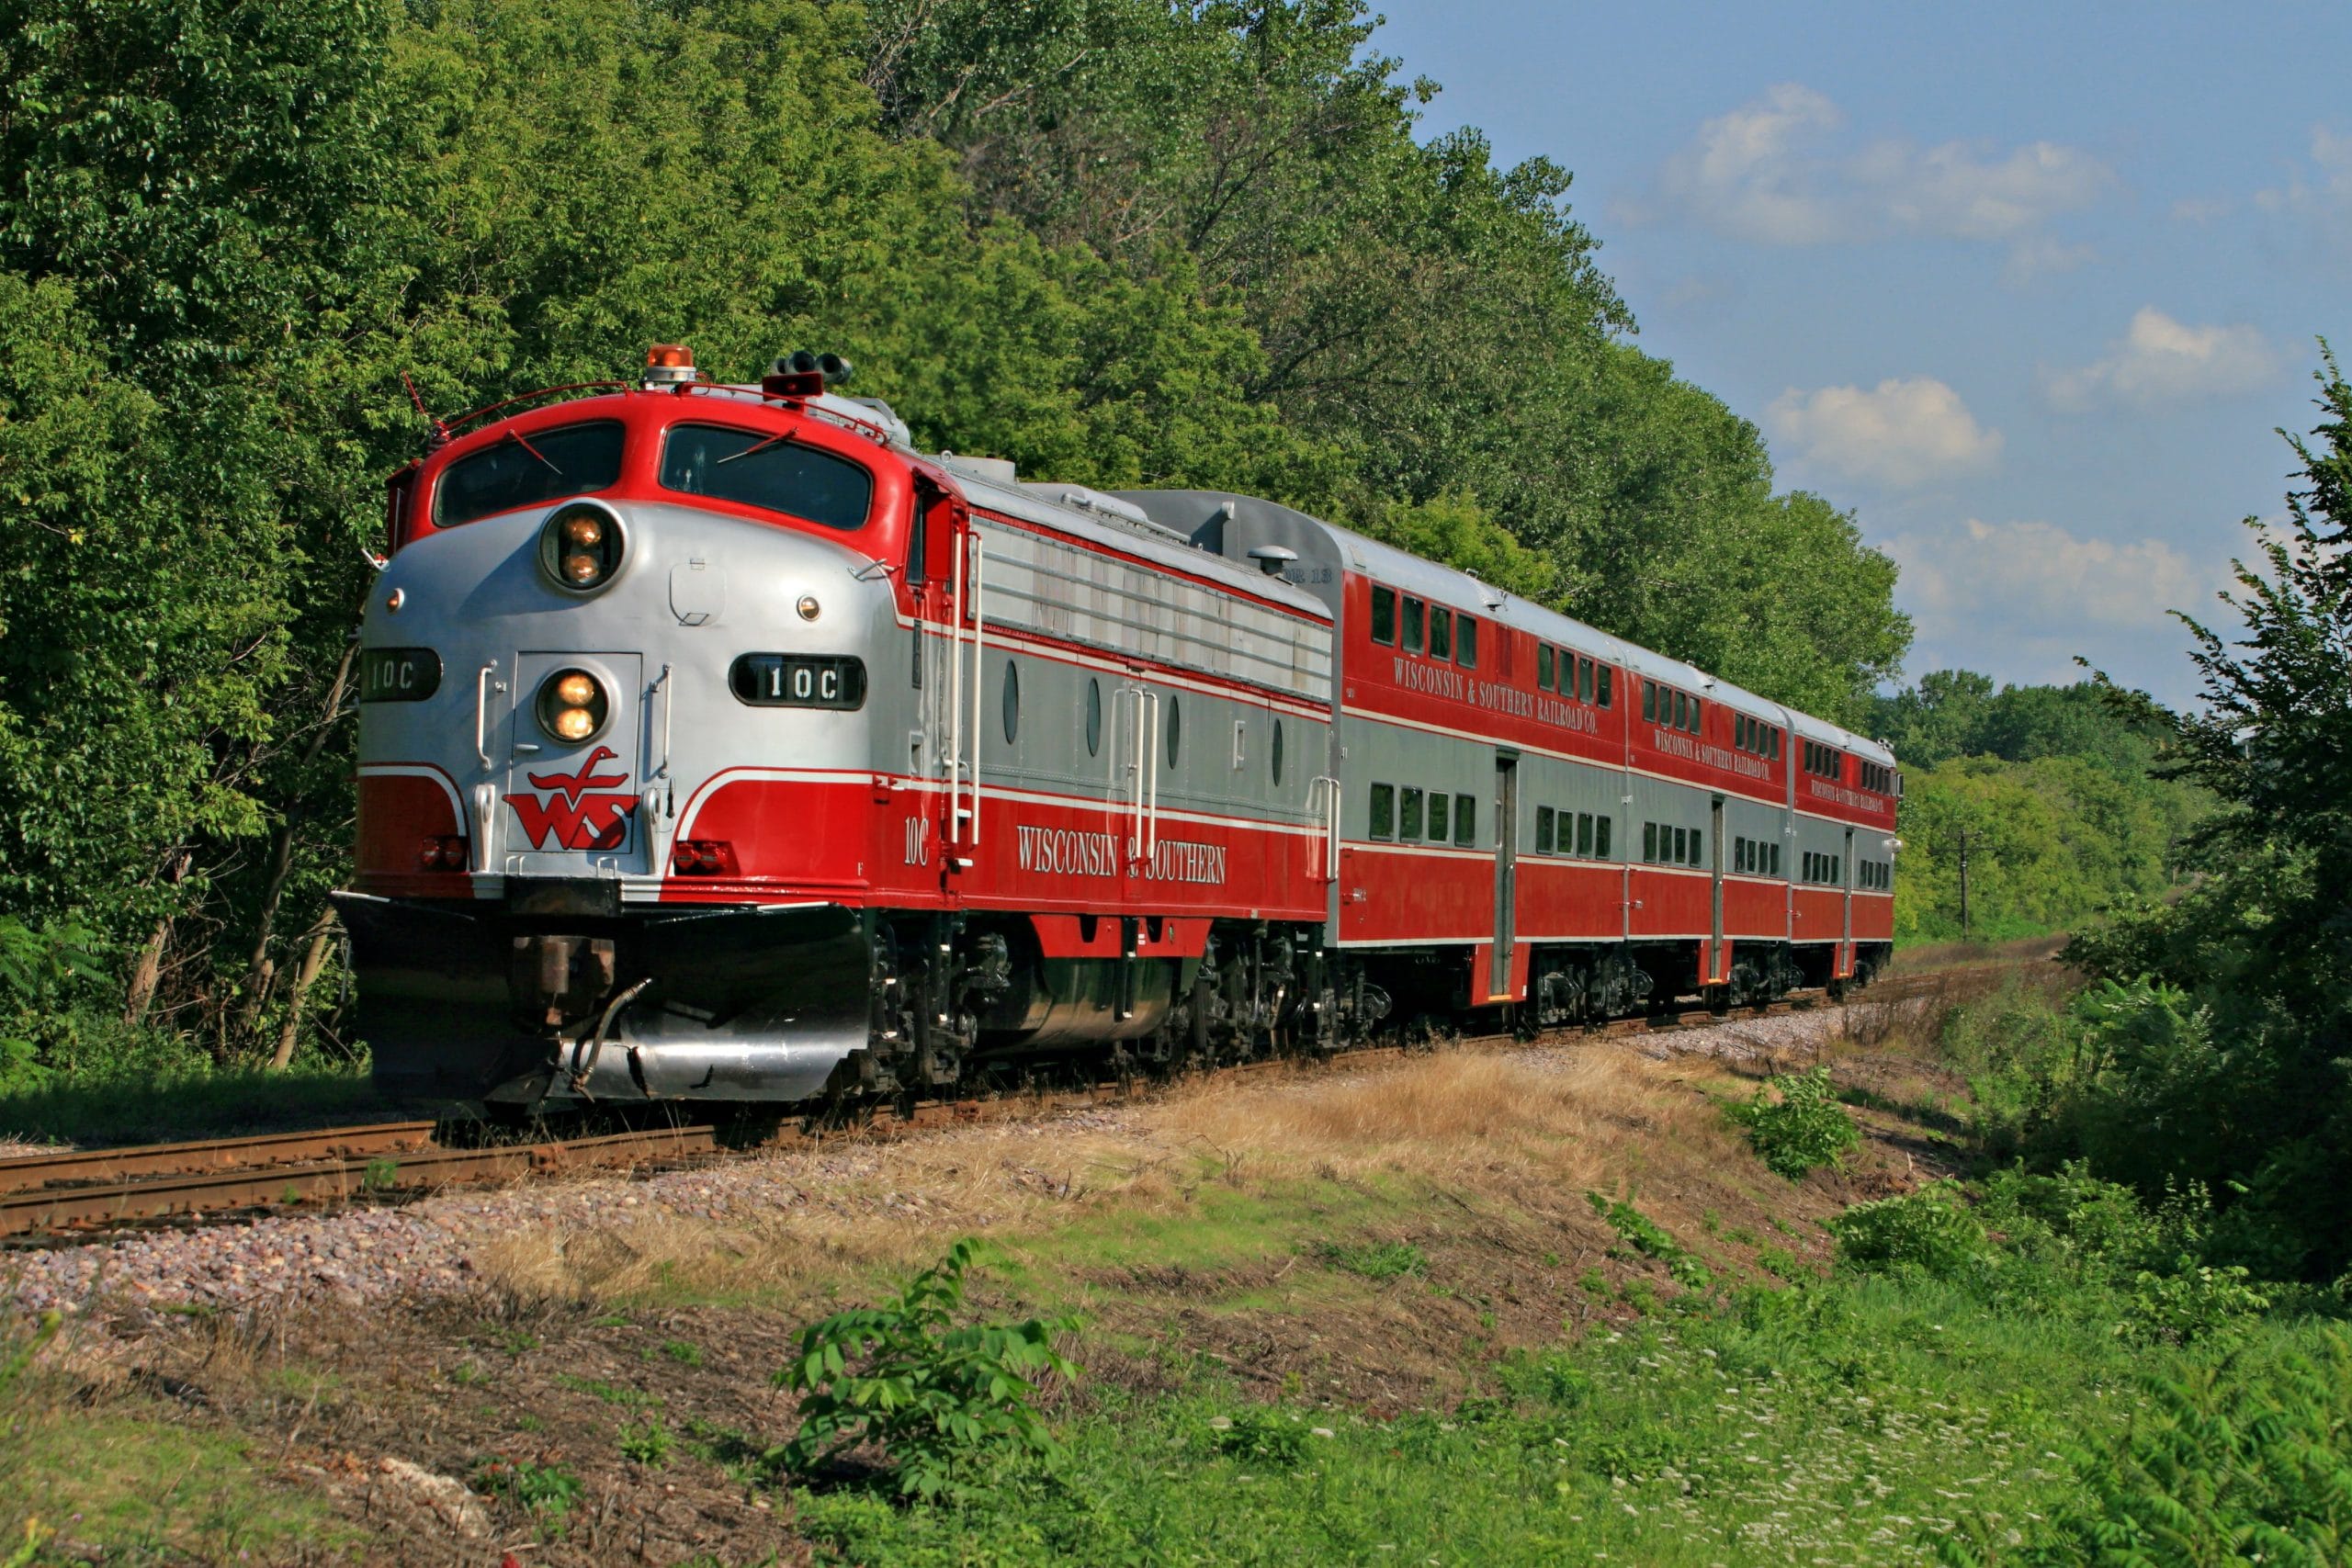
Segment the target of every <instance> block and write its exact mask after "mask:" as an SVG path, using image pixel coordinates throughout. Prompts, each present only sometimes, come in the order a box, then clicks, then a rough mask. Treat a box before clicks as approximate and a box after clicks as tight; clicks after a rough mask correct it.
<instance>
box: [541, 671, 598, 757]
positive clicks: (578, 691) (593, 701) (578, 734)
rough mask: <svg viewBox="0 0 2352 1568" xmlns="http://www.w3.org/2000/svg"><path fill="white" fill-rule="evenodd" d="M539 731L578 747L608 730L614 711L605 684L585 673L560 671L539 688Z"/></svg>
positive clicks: (549, 677)
mask: <svg viewBox="0 0 2352 1568" xmlns="http://www.w3.org/2000/svg"><path fill="white" fill-rule="evenodd" d="M611 711H612V705H611V704H610V703H609V702H608V701H607V700H606V699H605V686H604V682H601V681H599V680H597V679H596V677H594V675H591V674H589V673H588V671H585V670H559V671H556V672H555V673H554V674H552V675H550V676H548V678H547V679H546V680H545V681H543V682H540V684H539V728H541V729H544V730H546V731H547V732H548V734H549V735H552V736H554V737H555V738H556V739H558V740H561V741H564V742H566V743H567V744H574V745H576V744H578V743H579V742H580V741H582V740H585V739H588V738H589V737H591V736H593V735H594V734H595V733H596V732H597V731H598V730H600V729H602V728H605V717H606V716H608V715H609V714H610V713H611Z"/></svg>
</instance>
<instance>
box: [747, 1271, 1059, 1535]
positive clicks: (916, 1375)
mask: <svg viewBox="0 0 2352 1568" xmlns="http://www.w3.org/2000/svg"><path fill="white" fill-rule="evenodd" d="M979 1255H980V1244H979V1243H978V1242H977V1241H973V1240H971V1239H969V1238H967V1239H965V1240H962V1241H958V1242H957V1243H956V1245H955V1246H953V1247H949V1248H948V1249H947V1255H946V1257H944V1258H942V1259H941V1260H940V1261H939V1262H937V1263H935V1264H933V1265H932V1267H930V1268H928V1269H924V1270H923V1271H922V1273H920V1274H917V1275H916V1276H915V1277H914V1278H913V1279H912V1280H909V1281H908V1282H907V1285H906V1288H905V1289H904V1290H902V1291H900V1292H899V1293H898V1294H897V1295H896V1296H894V1297H892V1298H891V1299H890V1300H888V1301H887V1302H885V1303H882V1304H881V1305H880V1306H875V1307H861V1308H857V1309H855V1310H854V1311H850V1312H844V1313H836V1314H834V1315H832V1316H831V1317H829V1318H827V1319H825V1320H824V1321H823V1322H822V1323H819V1324H814V1325H810V1326H809V1328H808V1329H807V1330H805V1331H804V1332H803V1333H802V1335H801V1337H800V1357H799V1359H797V1361H795V1362H793V1364H792V1365H790V1366H788V1367H786V1368H785V1369H784V1370H783V1371H779V1372H777V1373H776V1374H775V1382H776V1384H777V1386H778V1387H781V1388H785V1389H787V1390H790V1391H791V1392H793V1393H797V1394H799V1395H800V1396H801V1397H800V1404H799V1416H800V1430H799V1432H798V1433H797V1435H796V1436H795V1437H794V1438H792V1440H791V1441H789V1442H787V1443H785V1444H783V1445H781V1446H779V1447H777V1448H775V1449H773V1450H769V1452H768V1455H767V1458H768V1460H769V1461H770V1462H771V1463H775V1464H780V1465H782V1466H783V1467H784V1468H786V1470H789V1471H791V1472H795V1473H797V1474H799V1475H802V1476H809V1475H813V1474H815V1473H817V1472H820V1470H822V1469H823V1468H825V1467H826V1466H827V1465H829V1464H831V1462H832V1461H834V1460H836V1459H838V1458H839V1457H841V1456H842V1454H844V1453H846V1452H847V1451H848V1450H851V1449H854V1448H856V1447H857V1446H859V1445H860V1444H863V1443H871V1444H873V1445H875V1446H876V1447H877V1448H879V1449H880V1450H882V1451H883V1453H884V1454H885V1455H887V1456H888V1458H889V1460H890V1461H892V1463H893V1464H894V1465H895V1466H896V1472H895V1473H896V1476H897V1480H898V1485H899V1495H901V1496H904V1497H909V1498H921V1499H923V1500H925V1501H929V1500H932V1499H935V1498H939V1497H943V1496H952V1497H962V1496H965V1495H969V1494H970V1493H971V1491H972V1490H973V1487H972V1482H973V1479H974V1478H975V1477H976V1476H977V1475H978V1472H980V1471H981V1470H982V1469H983V1468H984V1467H986V1466H988V1465H989V1464H990V1463H992V1462H994V1461H997V1460H999V1459H1000V1458H1001V1457H1003V1456H1006V1455H1008V1454H1011V1455H1016V1456H1025V1457H1030V1458H1040V1459H1050V1458H1052V1457H1053V1456H1054V1454H1055V1453H1056V1452H1057V1450H1056V1448H1055V1444H1054V1441H1053V1438H1052V1435H1051V1434H1050V1433H1048V1432H1047V1431H1046V1423H1045V1420H1044V1418H1043V1417H1042V1416H1039V1415H1038V1414H1037V1407H1036V1394H1037V1389H1036V1384H1035V1382H1034V1381H1033V1380H1035V1379H1037V1378H1040V1377H1046V1376H1057V1377H1062V1378H1069V1379H1074V1378H1075V1377H1076V1376H1077V1375H1078V1369H1077V1368H1076V1367H1074V1366H1072V1365H1071V1364H1070V1363H1069V1361H1068V1360H1066V1359H1063V1358H1062V1357H1061V1356H1060V1355H1059V1354H1057V1352H1056V1351H1055V1349H1054V1348H1053V1336H1054V1335H1055V1334H1056V1333H1057V1332H1061V1331H1064V1330H1067V1329H1069V1328H1073V1327H1075V1326H1076V1321H1075V1320H1074V1319H1070V1318H1052V1319H1046V1318H1031V1319H1029V1320H1028V1321H1026V1322H1024V1323H1019V1324H1014V1325H1003V1324H993V1323H989V1324H968V1325H964V1326H961V1327H958V1326H956V1317H957V1316H958V1315H959V1314H961V1313H962V1312H963V1310H964V1290H965V1285H964V1281H965V1276H966V1275H967V1273H968V1272H969V1271H970V1270H971V1269H972V1268H973V1266H974V1264H975V1263H976V1262H977V1260H978V1258H979Z"/></svg>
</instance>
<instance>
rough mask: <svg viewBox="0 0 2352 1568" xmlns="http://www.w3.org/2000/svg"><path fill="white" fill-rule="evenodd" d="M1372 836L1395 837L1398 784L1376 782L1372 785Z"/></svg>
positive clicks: (1379, 837)
mask: <svg viewBox="0 0 2352 1568" xmlns="http://www.w3.org/2000/svg"><path fill="white" fill-rule="evenodd" d="M1372 836H1373V837H1374V838H1375V839H1393V838H1395V837H1396V836H1397V786H1396V785H1395V784H1374V785H1373V786H1372Z"/></svg>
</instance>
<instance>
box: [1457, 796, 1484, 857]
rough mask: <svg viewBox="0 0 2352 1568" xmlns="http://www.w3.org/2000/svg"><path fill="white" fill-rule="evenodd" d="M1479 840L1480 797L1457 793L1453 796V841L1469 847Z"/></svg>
mask: <svg viewBox="0 0 2352 1568" xmlns="http://www.w3.org/2000/svg"><path fill="white" fill-rule="evenodd" d="M1477 840H1478V797H1477V796H1476V795H1455V796H1454V797H1453V841H1454V842H1455V843H1456V844H1458V845H1460V846H1461V847H1462V848H1464V849H1465V850H1466V849H1468V848H1469V847H1470V846H1471V845H1472V844H1474V843H1476V842H1477Z"/></svg>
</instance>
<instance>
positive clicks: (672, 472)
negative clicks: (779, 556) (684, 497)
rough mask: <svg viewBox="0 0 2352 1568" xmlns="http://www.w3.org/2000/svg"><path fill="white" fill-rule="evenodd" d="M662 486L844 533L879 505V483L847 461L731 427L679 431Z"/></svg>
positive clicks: (666, 449) (665, 453) (667, 451)
mask: <svg viewBox="0 0 2352 1568" xmlns="http://www.w3.org/2000/svg"><path fill="white" fill-rule="evenodd" d="M662 488H663V489H664V490H675V491H685V492H686V493H687V494H689V495H708V496H716V497H718V499H719V500H721V501H736V502H742V503H743V504H744V505H746V506H756V507H759V508H760V509H761V510H762V511H764V512H776V513H783V514H784V515H786V516H787V517H795V518H798V519H801V520H803V521H805V522H809V523H815V524H818V525H820V526H823V527H827V528H839V529H842V531H844V532H847V531H848V530H850V529H853V528H863V527H865V518H866V513H867V512H868V511H869V510H870V509H871V508H872V506H873V504H874V476H873V475H871V474H869V473H867V472H866V471H865V469H864V468H860V467H858V466H857V465H856V464H855V463H853V462H851V461H850V460H849V459H847V458H846V457H834V456H833V455H832V454H831V453H830V452H820V451H818V450H817V449H816V448H815V447H813V446H800V445H798V444H797V443H796V442H792V441H786V440H782V439H779V438H778V437H776V436H775V435H766V434H761V433H760V432H758V431H756V430H739V429H737V428H736V427H735V426H733V425H727V424H681V425H678V426H676V427H674V428H673V430H672V431H671V432H670V438H669V440H668V442H667V443H666V444H665V445H664V446H663V447H662Z"/></svg>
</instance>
